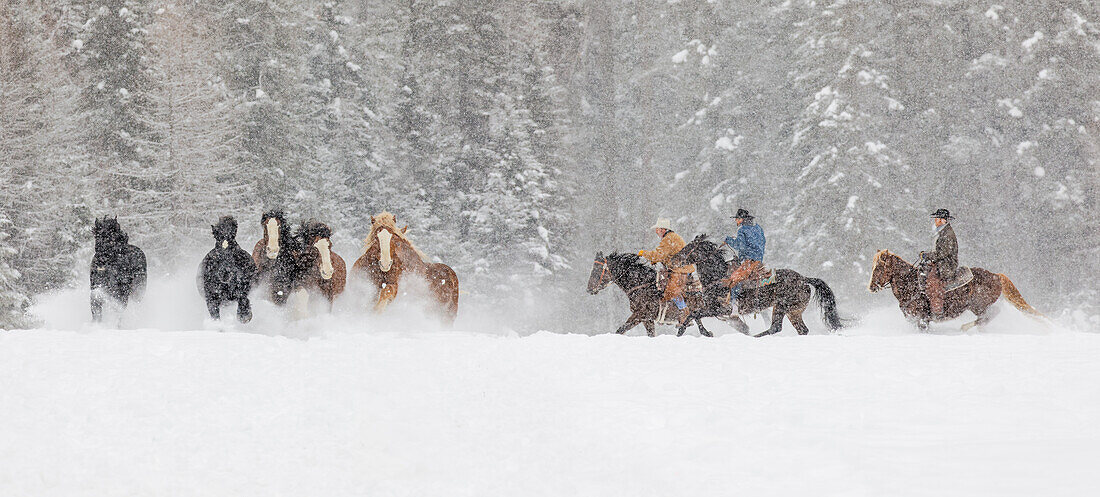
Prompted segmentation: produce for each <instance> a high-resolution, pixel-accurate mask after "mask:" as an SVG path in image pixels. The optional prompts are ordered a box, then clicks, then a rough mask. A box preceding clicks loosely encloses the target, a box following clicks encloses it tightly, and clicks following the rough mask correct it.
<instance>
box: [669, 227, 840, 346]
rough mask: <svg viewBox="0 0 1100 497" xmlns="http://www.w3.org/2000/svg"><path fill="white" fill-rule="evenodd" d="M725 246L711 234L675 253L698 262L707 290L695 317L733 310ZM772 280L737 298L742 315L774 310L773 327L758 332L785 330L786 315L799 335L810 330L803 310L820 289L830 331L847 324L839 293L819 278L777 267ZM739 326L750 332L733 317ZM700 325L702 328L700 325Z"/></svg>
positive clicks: (680, 258)
mask: <svg viewBox="0 0 1100 497" xmlns="http://www.w3.org/2000/svg"><path fill="white" fill-rule="evenodd" d="M724 248H725V247H724V246H720V245H717V244H715V243H714V242H712V241H710V240H707V235H705V234H703V235H699V236H697V237H695V239H694V240H692V241H691V243H689V244H687V245H685V246H684V248H683V249H681V250H680V252H679V253H678V254H676V255H674V256H672V260H673V261H674V262H675V263H677V264H695V267H696V268H697V269H698V272H699V279H700V280H701V281H702V282H703V293H704V295H705V297H706V300H707V302H708V305H707V306H704V308H703V309H700V310H693V311H692V317H693V318H696V317H698V318H703V317H721V316H722V315H723V314H725V315H727V316H728V315H729V314H730V313H731V312H732V305H730V303H729V299H730V293H729V292H730V289H729V287H727V286H725V285H722V284H721V281H722V279H723V278H724V277H725V276H726V275H727V274H728V273H729V271H730V269H731V263H730V262H728V261H726V259H725V257H723V255H722V251H723V249H724ZM739 264H740V261H736V260H735V261H734V262H733V264H732V267H737V266H738V265H739ZM773 271H774V275H773V276H772V277H771V278H770V280H771V281H768V279H765V280H764V281H762V282H753V284H758V285H759V286H756V287H751V285H749V287H746V288H745V290H744V291H742V292H741V295H740V296H739V297H738V298H737V307H738V314H739V315H745V314H751V313H756V312H759V311H763V310H765V309H767V308H769V307H770V308H771V309H772V324H771V327H770V328H768V329H767V330H765V331H764V332H763V333H760V334H758V335H755V336H756V337H762V336H766V335H772V334H775V333H779V332H780V331H781V330H782V329H783V317H784V316H786V318H787V320H788V321H790V323H791V325H792V326H794V328H795V330H796V331H798V334H799V335H805V334H807V333H809V332H810V330H809V328H807V327H806V323H805V322H803V321H802V312H803V311H804V310H806V307H807V306H808V305H809V304H810V297H811V296H813V294H814V293H815V292H814V291H816V295H817V303H818V305H819V306H820V307H821V320H822V321H824V322H825V325H826V326H828V327H829V329H830V330H838V329H840V328H842V327H843V326H844V323H843V321H842V320H841V319H840V316H839V315H838V314H837V309H836V296H835V295H834V294H833V290H832V289H831V288H829V285H827V284H826V283H825V282H824V281H822V280H819V279H817V278H808V277H805V276H802V275H801V274H799V273H797V272H795V271H792V270H790V269H775V270H773ZM726 319H730V320H731V321H732V323H733V325H734V327H735V328H737V330H738V331H740V332H741V333H744V334H746V335H748V334H749V326H748V325H747V324H745V322H744V321H742V320H741V318H740V316H729V317H727V318H726ZM700 327H702V326H701V325H700ZM684 328H686V325H685V326H681V327H680V331H679V333H678V334H683V333H684Z"/></svg>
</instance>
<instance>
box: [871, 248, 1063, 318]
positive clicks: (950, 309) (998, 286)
mask: <svg viewBox="0 0 1100 497" xmlns="http://www.w3.org/2000/svg"><path fill="white" fill-rule="evenodd" d="M970 270H971V272H972V273H973V274H974V279H972V280H970V282H969V283H967V284H965V285H963V286H961V287H959V288H957V289H955V290H952V291H949V292H947V295H946V296H945V297H944V301H943V315H942V316H933V315H932V311H931V306H930V305H929V303H928V297H927V296H926V295H925V294H924V292H922V291H921V290H920V282H919V273H920V272H919V271H918V269H917V268H916V266H914V265H912V264H909V263H908V262H906V261H905V260H904V259H902V258H901V257H898V256H897V255H896V254H894V253H893V252H890V251H889V250H880V251H878V253H877V254H875V260H874V262H873V264H872V266H871V283H870V285H868V289H869V290H871V291H872V292H877V291H879V290H882V289H883V288H887V287H889V288H890V289H891V290H892V291H893V292H894V298H896V299H898V306H899V307H900V308H901V312H902V314H904V315H905V317H907V318H909V319H910V320H911V321H914V322H916V323H917V326H918V327H920V329H922V330H923V329H926V328H927V327H928V323H929V322H930V321H947V320H949V319H955V318H957V317H959V316H961V315H962V313H964V312H966V311H970V312H972V313H974V315H975V316H977V317H978V319H977V320H975V321H973V322H970V323H967V324H964V325H963V326H962V329H964V330H968V329H970V328H973V327H974V326H981V325H984V324H986V323H988V322H989V321H990V320H991V319H993V317H994V316H996V314H997V312H998V310H997V308H996V307H992V306H993V303H994V302H996V301H997V299H999V298H1001V296H1002V295H1003V296H1004V298H1005V300H1008V301H1009V303H1011V304H1012V305H1013V306H1015V307H1016V308H1017V309H1019V310H1021V311H1023V312H1024V313H1026V314H1029V315H1031V316H1036V317H1043V315H1042V314H1040V313H1039V311H1037V310H1035V308H1033V307H1031V305H1029V304H1028V303H1027V302H1026V301H1025V300H1024V297H1023V296H1022V295H1020V291H1019V290H1017V289H1016V285H1013V284H1012V280H1010V279H1008V276H1005V275H1003V274H995V273H991V272H989V271H986V270H985V269H982V268H976V267H972V268H970Z"/></svg>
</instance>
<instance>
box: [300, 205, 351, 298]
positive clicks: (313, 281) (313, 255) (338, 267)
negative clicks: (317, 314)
mask: <svg viewBox="0 0 1100 497" xmlns="http://www.w3.org/2000/svg"><path fill="white" fill-rule="evenodd" d="M299 236H300V237H301V239H302V241H303V242H304V243H305V247H306V250H305V251H304V252H303V254H302V255H303V261H302V263H303V265H304V267H305V268H306V273H305V284H306V286H307V287H308V288H316V289H317V290H320V292H321V295H324V296H325V298H326V299H328V307H329V310H330V311H331V310H332V302H333V301H334V300H336V296H337V295H340V294H341V293H343V292H344V287H345V286H346V285H347V281H348V280H347V277H348V270H347V265H345V264H344V258H343V257H340V256H339V255H338V254H337V253H336V252H334V251H333V250H332V229H331V228H329V227H328V225H327V224H325V223H322V222H319V221H317V220H314V219H310V220H309V221H307V222H305V223H303V224H302V227H301V229H300V230H299Z"/></svg>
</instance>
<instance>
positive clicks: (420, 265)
mask: <svg viewBox="0 0 1100 497" xmlns="http://www.w3.org/2000/svg"><path fill="white" fill-rule="evenodd" d="M408 230H409V227H408V226H405V227H404V228H402V229H398V228H397V219H396V218H395V217H394V215H393V214H390V213H388V212H383V213H381V214H379V215H377V216H373V217H371V229H370V234H369V235H367V238H366V239H365V240H364V242H365V243H366V249H365V250H364V252H363V255H362V256H360V257H359V259H357V260H356V261H355V264H353V265H352V269H353V270H358V271H363V272H366V274H367V276H369V277H370V280H371V281H372V282H373V283H374V285H375V286H376V287H377V288H378V302H377V303H376V304H375V306H374V310H375V311H376V312H381V311H382V310H384V309H385V308H386V306H388V305H389V304H390V302H393V299H395V298H397V291H398V285H399V282H400V280H401V276H402V275H404V274H405V273H406V272H409V273H411V274H415V275H417V276H420V277H422V278H424V279H425V280H427V282H428V286H429V288H430V289H431V292H432V295H433V296H434V297H435V299H436V300H437V301H438V302H439V304H440V306H441V307H442V310H443V312H444V315H445V317H446V320H447V322H448V323H453V322H454V319H455V316H456V315H457V314H458V276H457V275H456V274H455V272H454V270H453V269H451V267H450V266H448V265H446V264H442V263H431V262H428V257H427V256H426V255H424V254H423V253H422V252H420V251H419V250H417V248H416V247H415V246H414V245H413V244H412V242H411V241H409V239H408V238H407V237H406V236H405V233H406V232H408Z"/></svg>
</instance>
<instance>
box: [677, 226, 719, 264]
mask: <svg viewBox="0 0 1100 497" xmlns="http://www.w3.org/2000/svg"><path fill="white" fill-rule="evenodd" d="M722 249H723V247H722V246H719V245H715V244H714V242H712V241H710V240H708V239H707V234H706V233H703V234H701V235H699V236H697V237H695V239H693V240H692V241H691V243H689V244H687V245H684V248H682V249H680V251H679V252H677V253H675V254H673V255H672V257H671V258H670V259H669V263H670V264H673V265H678V266H686V265H688V264H701V263H706V262H708V261H710V260H711V259H721V258H722Z"/></svg>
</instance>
